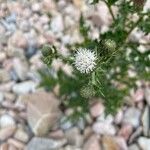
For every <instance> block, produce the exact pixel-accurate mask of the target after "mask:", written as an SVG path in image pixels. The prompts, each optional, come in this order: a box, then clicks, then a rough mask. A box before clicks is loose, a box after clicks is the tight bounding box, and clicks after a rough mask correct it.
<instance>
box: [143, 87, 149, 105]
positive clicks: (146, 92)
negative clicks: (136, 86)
mask: <svg viewBox="0 0 150 150" xmlns="http://www.w3.org/2000/svg"><path fill="white" fill-rule="evenodd" d="M144 93H145V99H146V102H147V103H148V105H149V106H150V88H148V87H147V88H146V89H145V92H144Z"/></svg>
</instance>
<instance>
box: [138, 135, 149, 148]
mask: <svg viewBox="0 0 150 150" xmlns="http://www.w3.org/2000/svg"><path fill="white" fill-rule="evenodd" d="M138 144H139V146H140V148H141V149H142V150H150V139H149V138H146V137H140V138H139V139H138Z"/></svg>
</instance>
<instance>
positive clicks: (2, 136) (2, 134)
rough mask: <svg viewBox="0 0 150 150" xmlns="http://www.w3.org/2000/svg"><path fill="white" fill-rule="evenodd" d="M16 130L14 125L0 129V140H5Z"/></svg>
mask: <svg viewBox="0 0 150 150" xmlns="http://www.w3.org/2000/svg"><path fill="white" fill-rule="evenodd" d="M15 131H16V127H8V128H3V129H1V130H0V140H1V141H3V140H6V139H8V138H9V137H11V136H12V135H13V134H14V133H15Z"/></svg>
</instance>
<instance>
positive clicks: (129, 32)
mask: <svg viewBox="0 0 150 150" xmlns="http://www.w3.org/2000/svg"><path fill="white" fill-rule="evenodd" d="M145 15H146V14H141V16H140V17H139V19H138V20H137V22H136V23H135V24H134V25H133V26H132V28H131V29H130V30H129V31H128V32H127V35H126V39H125V41H127V39H128V37H129V35H130V34H131V32H132V31H133V30H134V29H135V28H136V27H137V26H138V25H139V23H140V22H141V21H142V19H143V17H144V16H145Z"/></svg>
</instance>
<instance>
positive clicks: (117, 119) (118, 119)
mask: <svg viewBox="0 0 150 150" xmlns="http://www.w3.org/2000/svg"><path fill="white" fill-rule="evenodd" d="M122 119H123V111H122V110H119V111H118V113H117V114H116V116H115V118H114V122H115V123H116V124H120V123H121V121H122Z"/></svg>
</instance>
